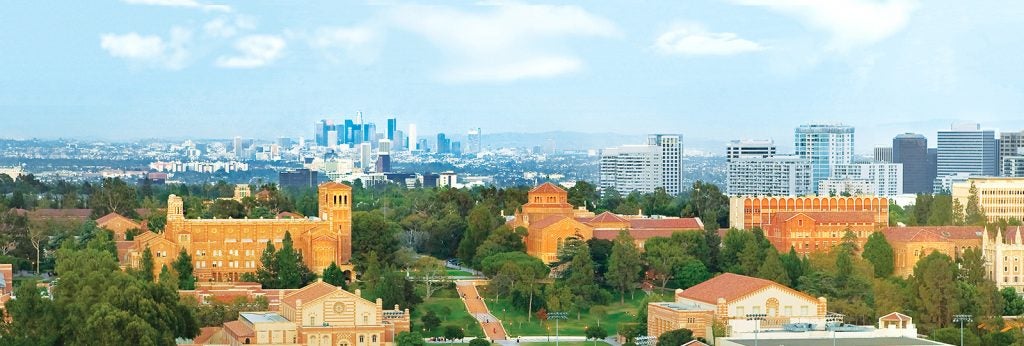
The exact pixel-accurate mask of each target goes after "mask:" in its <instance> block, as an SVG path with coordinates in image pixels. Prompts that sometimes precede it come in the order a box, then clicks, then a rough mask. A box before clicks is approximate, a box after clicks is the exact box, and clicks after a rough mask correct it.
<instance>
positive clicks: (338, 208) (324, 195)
mask: <svg viewBox="0 0 1024 346" xmlns="http://www.w3.org/2000/svg"><path fill="white" fill-rule="evenodd" d="M318 195H319V204H320V208H319V209H320V210H319V211H320V215H319V216H320V218H321V219H322V220H325V221H326V222H327V224H328V227H329V229H328V232H327V233H328V234H329V235H330V236H332V237H335V238H337V240H338V241H337V248H336V250H335V256H334V257H335V258H334V259H333V260H334V262H336V263H337V264H338V265H339V266H340V265H344V264H348V263H349V261H350V260H351V259H352V187H351V186H348V185H345V184H341V183H336V182H327V183H323V184H320V186H319V188H318Z"/></svg>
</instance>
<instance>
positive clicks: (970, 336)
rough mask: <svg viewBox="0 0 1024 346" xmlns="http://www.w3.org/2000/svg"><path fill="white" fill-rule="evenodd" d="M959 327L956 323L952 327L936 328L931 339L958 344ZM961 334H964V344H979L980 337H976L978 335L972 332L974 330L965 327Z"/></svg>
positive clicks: (969, 345)
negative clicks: (954, 326)
mask: <svg viewBox="0 0 1024 346" xmlns="http://www.w3.org/2000/svg"><path fill="white" fill-rule="evenodd" d="M959 327H960V326H959V325H957V326H956V328H952V327H951V328H941V329H937V330H935V331H934V332H932V340H935V341H938V342H942V343H946V344H949V345H959V344H960V328H959ZM963 336H964V345H967V346H978V345H981V339H980V338H978V335H976V334H974V332H973V331H971V330H970V329H969V328H965V330H964V333H963Z"/></svg>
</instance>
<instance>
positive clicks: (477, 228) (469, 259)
mask: <svg viewBox="0 0 1024 346" xmlns="http://www.w3.org/2000/svg"><path fill="white" fill-rule="evenodd" d="M494 214H495V213H494V212H493V211H492V209H491V208H490V206H488V205H486V204H484V203H480V204H477V205H476V206H475V207H473V210H471V211H470V212H469V216H468V217H467V218H466V234H465V236H463V237H462V241H461V242H459V250H458V255H459V259H460V260H462V262H463V263H466V264H467V265H473V264H474V263H478V262H479V261H478V262H473V257H474V256H475V255H476V251H477V248H479V247H480V245H482V244H483V243H484V241H485V240H486V239H487V236H488V235H490V233H491V231H492V230H494V229H495V228H497V227H498V224H499V223H498V220H497V219H496V218H495V217H494Z"/></svg>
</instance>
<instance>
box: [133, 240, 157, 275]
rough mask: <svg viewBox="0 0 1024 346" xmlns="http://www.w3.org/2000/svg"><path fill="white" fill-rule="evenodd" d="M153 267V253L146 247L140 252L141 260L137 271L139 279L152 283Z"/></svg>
mask: <svg viewBox="0 0 1024 346" xmlns="http://www.w3.org/2000/svg"><path fill="white" fill-rule="evenodd" d="M154 267H155V264H153V251H152V250H150V249H149V245H146V249H145V250H142V260H141V261H140V262H139V269H138V270H137V273H138V275H139V278H140V279H142V280H143V281H148V282H153V270H154Z"/></svg>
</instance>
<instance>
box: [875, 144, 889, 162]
mask: <svg viewBox="0 0 1024 346" xmlns="http://www.w3.org/2000/svg"><path fill="white" fill-rule="evenodd" d="M892 151H893V148H892V147H875V152H874V154H875V156H874V159H875V162H889V163H892V156H893V153H892Z"/></svg>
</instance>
